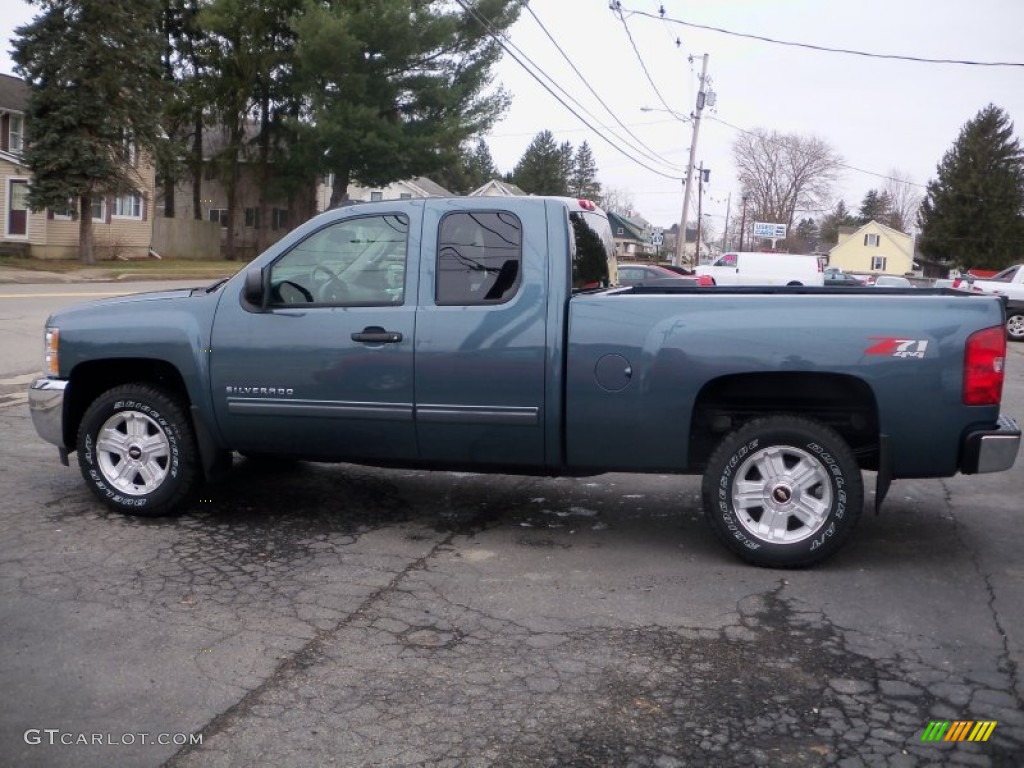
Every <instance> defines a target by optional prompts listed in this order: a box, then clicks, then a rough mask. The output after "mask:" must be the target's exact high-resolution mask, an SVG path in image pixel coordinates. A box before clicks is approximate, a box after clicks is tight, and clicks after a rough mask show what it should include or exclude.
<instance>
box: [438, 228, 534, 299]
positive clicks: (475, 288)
mask: <svg viewBox="0 0 1024 768" xmlns="http://www.w3.org/2000/svg"><path fill="white" fill-rule="evenodd" d="M522 260H523V225H522V223H521V222H520V221H519V219H518V218H517V217H516V216H515V215H513V214H511V213H507V212H505V211H486V212H485V211H469V212H465V213H461V212H460V213H449V214H448V215H447V216H445V217H444V218H443V219H441V226H440V228H439V231H438V243H437V284H436V290H435V299H436V301H437V303H438V304H440V305H474V304H503V303H504V302H506V301H509V300H510V299H512V297H513V296H515V294H516V291H517V290H518V289H519V283H520V282H521V281H520V273H521V272H522V269H521V266H522Z"/></svg>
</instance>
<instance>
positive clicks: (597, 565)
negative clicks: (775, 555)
mask: <svg viewBox="0 0 1024 768" xmlns="http://www.w3.org/2000/svg"><path fill="white" fill-rule="evenodd" d="M1008 371H1009V373H1008V381H1007V389H1006V395H1005V397H1004V404H1005V405H1004V409H1005V410H1006V412H1008V413H1010V414H1015V415H1017V416H1019V417H1024V345H1015V346H1013V347H1012V348H1011V353H1010V360H1009V363H1008ZM15 378H17V379H19V381H18V382H17V383H11V381H12V380H13V379H15ZM4 382H7V383H6V384H3V383H0V498H2V499H3V500H4V501H3V503H2V505H0V518H2V523H3V536H2V537H0V591H2V595H0V653H2V657H3V659H4V662H3V664H2V665H0V690H2V691H3V692H4V696H2V697H0V764H2V765H18V766H150V765H152V766H157V765H170V766H236V765H237V766H247V765H338V766H380V765H392V766H406V765H441V766H568V765H571V766H631V765H635V766H659V767H660V768H667V767H669V766H691V765H713V766H740V765H766V766H770V765H785V766H818V765H835V766H844V768H852V767H853V766H915V765H922V766H924V765H965V766H989V765H991V766H1019V765H1022V764H1024V706H1022V705H1024V701H1022V696H1024V685H1022V679H1021V676H1022V671H1021V670H1022V667H1021V665H1022V663H1024V564H1022V561H1021V552H1022V551H1024V533H1022V529H1021V525H1020V522H1019V520H1020V514H1021V502H1020V499H1021V497H1022V490H1024V480H1022V471H1024V464H1021V463H1019V464H1018V466H1017V467H1015V468H1014V469H1013V470H1012V471H1010V472H1007V473H1002V474H999V475H982V476H975V477H955V478H950V479H946V480H928V481H912V482H899V483H897V484H895V485H894V487H893V489H892V491H891V492H890V496H889V499H888V501H887V502H886V506H885V508H884V510H883V513H882V515H881V516H878V517H876V516H874V515H873V514H872V513H870V512H869V511H866V512H865V514H864V516H863V518H862V520H861V523H860V525H859V527H858V530H857V531H856V533H855V534H854V537H853V539H852V541H851V542H850V544H849V545H848V546H847V547H846V548H845V549H844V550H843V551H842V552H841V553H840V554H839V555H838V556H836V557H835V558H834V559H832V560H830V561H829V562H827V563H826V564H824V565H822V566H820V567H817V568H814V569H810V570H806V571H786V572H784V571H772V570H763V569H756V568H751V567H748V566H745V565H743V564H741V563H740V562H738V561H736V560H735V559H734V558H732V557H731V556H730V555H729V554H728V553H727V552H726V551H725V550H723V549H722V548H721V547H720V545H719V544H718V543H717V540H716V539H715V538H714V535H713V534H712V532H711V531H710V530H709V529H708V528H707V527H706V526H705V524H704V522H703V520H702V518H701V514H700V508H699V499H698V495H699V481H698V479H697V478H676V477H666V476H649V477H640V476H633V475H602V476H599V477H596V478H589V479H559V480H551V479H538V478H518V477H508V476H500V477H486V476H480V475H472V474H458V473H428V472H407V471H390V470H379V469H367V468H361V467H355V466H352V465H314V464H298V465H295V466H291V467H282V466H267V465H260V464H256V463H252V462H249V461H247V460H243V459H241V458H239V459H238V460H237V461H236V466H235V471H234V473H233V474H232V476H231V477H230V478H229V479H228V480H227V481H226V482H224V483H222V484H220V485H217V486H214V487H211V488H210V489H209V491H208V493H205V494H204V497H203V499H202V500H201V501H199V502H197V503H196V504H195V505H194V506H193V508H192V509H191V510H189V511H188V512H187V513H186V514H184V515H182V516H181V517H178V518H174V519H161V520H141V519H131V518H126V517H122V516H120V515H116V514H112V513H109V512H107V511H106V510H105V509H104V508H102V507H101V506H100V505H99V504H98V503H97V502H95V501H94V500H93V498H92V497H91V496H90V495H89V494H88V492H87V490H86V489H85V487H84V485H83V484H82V483H81V481H80V478H79V476H78V473H77V470H76V469H74V468H70V469H69V468H64V467H62V466H61V465H60V464H59V463H58V461H57V456H56V451H55V449H54V448H53V447H52V446H50V445H48V444H46V443H43V442H42V441H41V440H39V439H38V438H37V437H36V435H35V432H34V430H33V428H32V426H31V422H30V419H29V417H28V414H27V409H26V408H25V407H24V403H23V401H20V400H19V399H18V397H17V396H16V392H15V394H14V395H10V396H9V397H8V398H7V399H4V397H3V395H4V389H5V388H6V390H7V391H8V392H13V391H15V390H17V388H18V387H20V386H23V385H22V384H21V382H20V377H9V378H8V379H4ZM872 504H873V498H872V496H871V495H870V494H869V496H868V499H867V507H871V505H872ZM933 721H943V722H944V721H950V722H957V721H961V722H963V721H970V722H972V723H983V722H995V723H996V725H995V726H994V728H992V730H991V733H990V735H989V738H988V740H987V741H984V742H969V741H962V742H954V741H938V742H931V741H922V736H923V735H925V732H926V729H927V728H928V727H929V724H930V723H931V722H933ZM199 742H201V743H199Z"/></svg>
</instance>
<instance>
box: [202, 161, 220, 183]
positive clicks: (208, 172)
mask: <svg viewBox="0 0 1024 768" xmlns="http://www.w3.org/2000/svg"><path fill="white" fill-rule="evenodd" d="M215 178H217V167H216V166H215V165H214V164H213V163H204V164H203V181H213V180H214V179H215Z"/></svg>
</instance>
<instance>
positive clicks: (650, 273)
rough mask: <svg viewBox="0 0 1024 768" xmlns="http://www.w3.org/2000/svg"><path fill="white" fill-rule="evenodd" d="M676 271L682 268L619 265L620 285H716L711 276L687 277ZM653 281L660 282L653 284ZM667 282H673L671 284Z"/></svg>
mask: <svg viewBox="0 0 1024 768" xmlns="http://www.w3.org/2000/svg"><path fill="white" fill-rule="evenodd" d="M676 269H679V270H682V268H681V267H676V268H674V269H669V268H667V267H662V266H659V265H657V264H619V285H620V286H625V287H628V286H632V285H638V284H644V285H651V284H657V285H671V284H677V285H687V284H688V285H703V286H709V285H714V284H715V280H714V278H713V277H711V276H710V275H694V274H693V273H690V274H689V275H685V273H684V271H680V272H677V271H675V270H676ZM652 281H658V282H657V283H652ZM667 281H673V282H672V283H669V282H667Z"/></svg>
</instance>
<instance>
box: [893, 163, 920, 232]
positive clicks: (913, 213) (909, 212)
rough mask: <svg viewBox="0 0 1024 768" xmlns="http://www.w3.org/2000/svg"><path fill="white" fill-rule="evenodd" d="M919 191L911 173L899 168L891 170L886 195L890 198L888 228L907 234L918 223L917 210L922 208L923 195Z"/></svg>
mask: <svg viewBox="0 0 1024 768" xmlns="http://www.w3.org/2000/svg"><path fill="white" fill-rule="evenodd" d="M917 190H918V188H917V187H916V186H915V185H914V183H913V181H911V178H910V174H909V173H907V172H906V171H902V170H900V169H899V168H890V169H889V178H888V179H886V182H885V194H886V195H888V196H889V220H888V221H887V222H886V225H887V226H890V227H892V228H893V229H896V230H899V231H900V232H906V231H907V230H908V229H909V228H910V227H911V226H912V225H913V223H914V222H915V221H917V209H918V208H920V207H921V193H920V192H918V191H917Z"/></svg>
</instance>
